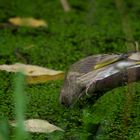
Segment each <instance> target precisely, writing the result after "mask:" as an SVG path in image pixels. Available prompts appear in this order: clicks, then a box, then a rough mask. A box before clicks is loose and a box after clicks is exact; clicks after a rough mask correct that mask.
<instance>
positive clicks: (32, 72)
mask: <svg viewBox="0 0 140 140" xmlns="http://www.w3.org/2000/svg"><path fill="white" fill-rule="evenodd" d="M0 70H4V71H7V72H19V71H23V73H24V74H25V75H26V76H27V82H28V83H42V82H46V81H49V80H57V79H62V78H63V77H64V72H62V71H55V70H52V69H48V68H44V67H40V66H36V65H25V64H21V63H16V64H13V65H5V64H4V65H0Z"/></svg>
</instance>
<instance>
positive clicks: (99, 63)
mask: <svg viewBox="0 0 140 140" xmlns="http://www.w3.org/2000/svg"><path fill="white" fill-rule="evenodd" d="M122 56H123V55H122V54H110V55H109V54H99V55H92V56H88V57H86V58H84V59H82V60H80V61H78V62H76V63H74V64H73V65H72V66H71V67H70V69H69V71H70V72H78V73H80V74H86V73H88V72H90V71H93V70H96V69H99V68H102V67H104V66H107V65H109V64H112V63H114V62H116V61H119V60H120V59H122V58H123V57H122Z"/></svg>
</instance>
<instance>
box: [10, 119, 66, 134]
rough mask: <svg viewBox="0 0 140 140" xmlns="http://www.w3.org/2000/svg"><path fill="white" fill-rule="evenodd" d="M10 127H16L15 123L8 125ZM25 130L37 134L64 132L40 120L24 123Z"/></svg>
mask: <svg viewBox="0 0 140 140" xmlns="http://www.w3.org/2000/svg"><path fill="white" fill-rule="evenodd" d="M10 125H11V126H16V123H15V122H12V123H10ZM24 126H25V130H26V131H29V132H38V133H51V132H53V131H56V130H58V131H64V130H63V129H61V128H60V127H57V126H55V125H53V124H50V123H49V122H48V121H46V120H40V119H29V120H26V121H24Z"/></svg>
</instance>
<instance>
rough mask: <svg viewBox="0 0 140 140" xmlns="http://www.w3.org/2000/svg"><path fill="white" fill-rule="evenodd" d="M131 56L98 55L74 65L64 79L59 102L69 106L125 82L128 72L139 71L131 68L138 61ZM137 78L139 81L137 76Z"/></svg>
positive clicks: (137, 68) (136, 68) (139, 77)
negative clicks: (83, 96)
mask: <svg viewBox="0 0 140 140" xmlns="http://www.w3.org/2000/svg"><path fill="white" fill-rule="evenodd" d="M132 54H134V53H132ZM132 54H110V55H109V54H102V55H101V54H99V55H93V56H89V57H86V58H84V59H82V60H80V61H78V62H76V63H74V64H73V65H72V66H71V67H70V69H69V71H68V73H67V75H66V77H65V80H64V84H63V86H62V89H61V94H60V102H61V103H62V104H64V105H66V106H70V105H71V104H72V103H74V102H75V101H77V100H78V99H79V98H80V97H81V96H82V95H85V94H89V93H91V94H93V93H94V92H101V91H105V90H107V89H111V88H114V87H116V86H119V85H121V84H122V83H123V82H126V81H124V78H123V77H124V76H125V77H128V75H127V73H128V71H130V70H131V71H133V70H137V71H138V70H139V69H140V68H139V67H134V68H133V66H135V65H138V64H139V61H138V60H134V59H133V60H132V59H131V56H132ZM137 56H140V54H138V55H137ZM133 58H134V57H133ZM128 68H129V69H128ZM137 77H138V79H140V76H139V75H138V76H137ZM126 79H127V78H126Z"/></svg>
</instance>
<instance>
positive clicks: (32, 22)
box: [9, 17, 48, 27]
mask: <svg viewBox="0 0 140 140" xmlns="http://www.w3.org/2000/svg"><path fill="white" fill-rule="evenodd" d="M9 22H10V23H11V24H13V25H16V26H28V27H47V26H48V25H47V23H46V22H45V21H44V20H38V19H35V18H32V17H27V18H20V17H14V18H10V19H9Z"/></svg>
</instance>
